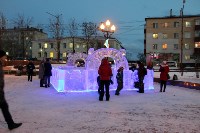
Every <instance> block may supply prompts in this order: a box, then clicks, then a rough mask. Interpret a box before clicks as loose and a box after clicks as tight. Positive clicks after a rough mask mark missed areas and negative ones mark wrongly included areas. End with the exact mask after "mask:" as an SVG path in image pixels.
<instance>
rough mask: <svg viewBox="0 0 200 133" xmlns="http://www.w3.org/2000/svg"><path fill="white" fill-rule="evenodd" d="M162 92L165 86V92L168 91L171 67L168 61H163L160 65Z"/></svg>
mask: <svg viewBox="0 0 200 133" xmlns="http://www.w3.org/2000/svg"><path fill="white" fill-rule="evenodd" d="M159 71H160V72H161V73H160V92H162V88H163V86H164V90H163V92H165V89H166V83H167V80H168V78H167V75H168V73H169V66H168V65H167V62H166V61H163V62H162V64H161V65H160V69H159Z"/></svg>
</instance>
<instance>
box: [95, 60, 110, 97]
mask: <svg viewBox="0 0 200 133" xmlns="http://www.w3.org/2000/svg"><path fill="white" fill-rule="evenodd" d="M98 74H99V76H100V94H99V101H103V96H104V86H105V89H106V101H109V99H110V94H109V86H110V78H111V76H112V70H111V66H110V64H109V62H108V59H107V58H104V59H102V61H101V65H100V66H99V70H98Z"/></svg>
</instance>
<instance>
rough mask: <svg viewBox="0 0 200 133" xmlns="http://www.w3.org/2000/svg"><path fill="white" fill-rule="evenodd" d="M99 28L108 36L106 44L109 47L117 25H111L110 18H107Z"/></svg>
mask: <svg viewBox="0 0 200 133" xmlns="http://www.w3.org/2000/svg"><path fill="white" fill-rule="evenodd" d="M99 29H100V30H101V31H102V32H103V33H104V37H105V38H106V41H105V44H104V45H105V46H106V47H107V48H109V44H108V40H109V38H110V36H111V35H112V34H113V33H114V32H115V29H116V28H115V25H111V22H110V20H107V21H106V22H101V24H100V27H99Z"/></svg>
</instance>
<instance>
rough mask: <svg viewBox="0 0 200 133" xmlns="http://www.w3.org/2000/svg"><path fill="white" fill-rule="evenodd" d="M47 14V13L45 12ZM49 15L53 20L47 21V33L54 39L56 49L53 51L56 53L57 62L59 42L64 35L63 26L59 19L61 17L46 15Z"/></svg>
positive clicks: (58, 58)
mask: <svg viewBox="0 0 200 133" xmlns="http://www.w3.org/2000/svg"><path fill="white" fill-rule="evenodd" d="M47 13H48V12H47ZM48 14H49V15H51V16H53V18H50V19H49V23H50V24H49V31H50V32H51V33H52V36H53V37H54V38H55V39H56V44H57V47H56V48H55V51H56V52H57V62H59V61H60V42H61V39H62V36H63V34H64V30H65V28H64V24H63V21H62V19H61V15H62V14H60V15H52V14H50V13H48Z"/></svg>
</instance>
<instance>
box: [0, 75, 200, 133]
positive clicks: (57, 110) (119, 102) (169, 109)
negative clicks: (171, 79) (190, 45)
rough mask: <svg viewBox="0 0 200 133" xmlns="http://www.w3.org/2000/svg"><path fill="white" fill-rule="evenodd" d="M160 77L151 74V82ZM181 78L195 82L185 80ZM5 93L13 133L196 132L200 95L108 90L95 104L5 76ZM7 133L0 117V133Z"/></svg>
mask: <svg viewBox="0 0 200 133" xmlns="http://www.w3.org/2000/svg"><path fill="white" fill-rule="evenodd" d="M156 76H159V73H156V72H155V77H156ZM181 79H186V80H190V81H194V79H195V77H188V76H187V75H185V78H184V77H181V78H180V79H179V80H181ZM5 81H6V84H5V94H6V99H7V102H8V104H9V108H10V112H11V114H12V116H13V119H14V121H15V122H22V123H23V125H22V126H21V127H19V128H17V129H14V130H13V131H11V132H13V133H163V132H165V133H173V132H187V133H188V132H193V133H197V132H199V131H200V123H199V121H200V100H199V98H200V96H199V95H200V91H199V90H194V89H188V88H183V87H177V86H167V89H166V92H165V93H160V92H159V84H158V83H154V88H155V89H154V90H148V91H145V93H144V94H139V93H137V91H136V90H131V91H127V90H122V91H121V94H120V96H115V95H114V91H111V98H110V101H105V99H104V101H102V102H100V101H98V93H97V92H85V93H69V92H68V93H58V92H57V91H56V90H55V89H54V88H53V87H52V86H51V87H50V88H41V87H39V79H38V77H37V76H34V77H33V82H28V81H27V76H14V75H5ZM196 81H198V83H199V79H197V78H196ZM8 132H10V131H9V130H8V129H7V125H6V123H5V121H4V119H3V116H2V114H1V113H0V133H8Z"/></svg>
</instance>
